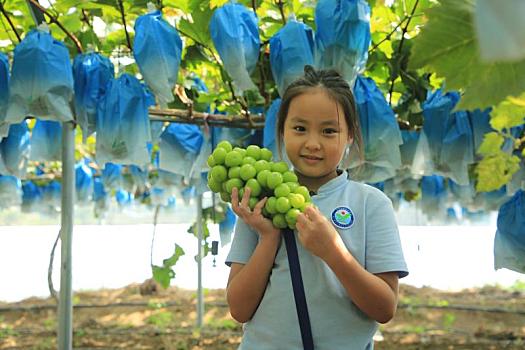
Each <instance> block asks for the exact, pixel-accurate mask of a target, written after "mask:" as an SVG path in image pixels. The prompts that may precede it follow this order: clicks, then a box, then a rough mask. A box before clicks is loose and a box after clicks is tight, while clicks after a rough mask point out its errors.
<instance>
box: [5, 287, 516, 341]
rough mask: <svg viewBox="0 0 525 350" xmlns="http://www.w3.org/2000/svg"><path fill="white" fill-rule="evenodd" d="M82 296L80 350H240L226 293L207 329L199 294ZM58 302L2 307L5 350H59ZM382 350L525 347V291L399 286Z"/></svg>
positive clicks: (216, 301) (211, 306)
mask: <svg viewBox="0 0 525 350" xmlns="http://www.w3.org/2000/svg"><path fill="white" fill-rule="evenodd" d="M148 289H151V291H152V292H153V294H152V295H141V293H140V292H141V285H140V284H133V285H130V286H127V287H125V288H122V289H114V290H97V291H85V292H77V293H75V295H74V299H73V301H74V305H75V308H74V313H73V325H74V331H73V345H74V348H75V349H155V350H161V349H164V350H186V349H187V350H201V349H218V350H227V349H236V348H237V346H238V344H239V342H240V340H241V336H242V330H241V326H240V325H239V324H238V323H237V322H235V321H234V320H233V319H232V318H231V316H230V315H229V313H228V309H227V307H226V303H225V298H224V296H225V293H224V290H206V291H205V299H204V301H205V314H204V320H203V321H204V326H203V327H202V328H201V329H200V330H199V329H196V328H195V324H196V294H195V291H189V290H182V289H179V288H174V287H171V288H169V289H167V290H162V289H160V288H159V289H158V290H157V291H155V290H154V288H142V292H143V294H144V293H147V292H148ZM55 305H56V304H55V301H54V300H53V299H51V298H48V299H39V298H30V299H26V300H23V301H21V302H17V303H1V302H0V350H6V349H38V350H44V349H56V348H57V334H56V329H57V317H56V306H55ZM375 340H376V342H375V349H377V350H385V349H386V350H398V349H404V350H405V349H408V350H411V349H432V350H444V349H447V350H449V349H476V350H489V349H491V350H499V349H516V350H517V349H525V288H519V289H515V290H514V291H512V290H504V289H501V288H496V287H484V288H480V289H471V290H464V291H461V292H454V293H452V292H446V291H440V290H436V289H432V288H415V287H411V286H407V285H401V286H400V300H399V308H398V311H397V314H396V316H395V318H394V319H393V320H392V321H390V322H389V323H387V324H385V325H381V327H380V332H379V333H378V334H376V337H375Z"/></svg>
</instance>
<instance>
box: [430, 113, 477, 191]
mask: <svg viewBox="0 0 525 350" xmlns="http://www.w3.org/2000/svg"><path fill="white" fill-rule="evenodd" d="M472 163H474V137H473V134H472V127H471V125H470V122H469V118H468V115H467V113H466V112H465V111H458V112H454V113H452V114H451V118H450V120H449V124H448V125H447V132H446V134H445V135H444V138H443V146H442V148H441V154H440V159H439V166H438V168H437V170H438V171H439V173H442V174H443V175H444V176H448V177H449V178H451V179H452V180H454V181H456V182H457V183H458V184H461V185H468V184H469V182H470V180H469V174H468V168H469V165H470V164H472Z"/></svg>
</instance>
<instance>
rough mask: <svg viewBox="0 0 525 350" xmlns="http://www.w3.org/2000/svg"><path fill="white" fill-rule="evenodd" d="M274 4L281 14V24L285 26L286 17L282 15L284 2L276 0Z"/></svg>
mask: <svg viewBox="0 0 525 350" xmlns="http://www.w3.org/2000/svg"><path fill="white" fill-rule="evenodd" d="M276 4H277V7H278V8H279V12H280V13H281V19H282V20H283V24H284V25H286V16H285V15H284V2H283V1H282V0H277V2H276Z"/></svg>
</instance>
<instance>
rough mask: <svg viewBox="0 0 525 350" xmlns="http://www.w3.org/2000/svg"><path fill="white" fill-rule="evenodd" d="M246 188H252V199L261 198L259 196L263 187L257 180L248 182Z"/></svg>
mask: <svg viewBox="0 0 525 350" xmlns="http://www.w3.org/2000/svg"><path fill="white" fill-rule="evenodd" d="M246 187H249V188H251V192H250V197H259V195H260V194H261V190H262V189H261V185H260V184H259V182H257V180H255V179H249V180H248V181H246V185H244V188H246Z"/></svg>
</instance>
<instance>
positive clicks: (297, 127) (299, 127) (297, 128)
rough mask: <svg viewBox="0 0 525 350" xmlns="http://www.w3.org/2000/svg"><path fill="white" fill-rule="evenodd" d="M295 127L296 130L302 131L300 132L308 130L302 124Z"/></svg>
mask: <svg viewBox="0 0 525 350" xmlns="http://www.w3.org/2000/svg"><path fill="white" fill-rule="evenodd" d="M293 129H294V130H295V131H300V132H303V131H305V130H306V129H305V128H304V126H300V125H296V126H294V127H293Z"/></svg>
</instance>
